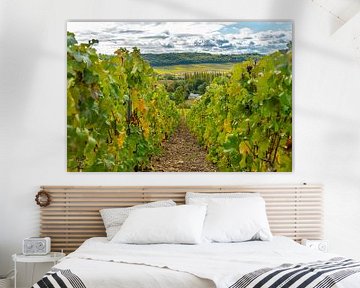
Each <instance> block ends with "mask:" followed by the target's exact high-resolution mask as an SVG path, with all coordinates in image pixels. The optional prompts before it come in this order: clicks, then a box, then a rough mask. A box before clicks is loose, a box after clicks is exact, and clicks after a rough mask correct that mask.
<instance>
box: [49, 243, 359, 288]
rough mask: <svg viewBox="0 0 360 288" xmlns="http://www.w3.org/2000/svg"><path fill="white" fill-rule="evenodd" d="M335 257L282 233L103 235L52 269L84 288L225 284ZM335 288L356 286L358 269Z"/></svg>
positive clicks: (146, 287)
mask: <svg viewBox="0 0 360 288" xmlns="http://www.w3.org/2000/svg"><path fill="white" fill-rule="evenodd" d="M336 256H338V255H333V254H328V253H322V252H319V251H315V250H311V249H309V248H307V247H304V246H302V245H300V244H298V243H296V242H294V241H292V240H291V239H289V238H286V237H274V239H273V240H272V241H251V242H243V243H204V244H200V245H171V244H159V245H129V244H112V243H110V242H108V241H107V240H106V238H91V239H89V240H87V241H85V243H84V244H83V245H82V246H81V247H79V248H78V249H77V250H76V251H75V252H74V253H71V254H70V255H68V256H67V257H66V258H64V260H63V261H61V262H60V263H59V264H58V265H56V268H59V269H70V270H71V271H72V272H73V273H75V274H76V275H78V276H79V277H80V278H81V279H82V280H83V281H84V284H85V286H86V287H87V288H92V287H106V288H108V287H122V288H128V287H140V288H148V287H151V288H157V287H158V288H163V287H172V288H178V287H193V288H203V287H207V288H212V287H219V288H225V287H229V286H231V285H232V284H233V283H234V280H235V279H238V278H240V277H241V276H243V275H244V274H246V273H249V272H252V271H254V270H258V269H261V268H264V267H276V266H279V265H281V264H284V263H293V264H295V263H307V262H313V261H318V260H328V259H330V258H333V257H336ZM336 287H346V288H347V287H349V288H357V287H360V273H358V274H355V275H353V276H351V277H348V278H346V279H344V280H343V281H341V283H338V284H337V286H336Z"/></svg>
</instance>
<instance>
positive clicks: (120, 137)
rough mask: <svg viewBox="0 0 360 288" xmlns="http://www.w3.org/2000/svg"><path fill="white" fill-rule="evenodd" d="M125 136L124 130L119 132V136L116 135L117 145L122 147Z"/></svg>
mask: <svg viewBox="0 0 360 288" xmlns="http://www.w3.org/2000/svg"><path fill="white" fill-rule="evenodd" d="M125 138H126V133H125V131H122V132H120V134H119V136H118V137H117V139H116V140H117V144H118V146H119V148H122V147H123V145H124V142H125Z"/></svg>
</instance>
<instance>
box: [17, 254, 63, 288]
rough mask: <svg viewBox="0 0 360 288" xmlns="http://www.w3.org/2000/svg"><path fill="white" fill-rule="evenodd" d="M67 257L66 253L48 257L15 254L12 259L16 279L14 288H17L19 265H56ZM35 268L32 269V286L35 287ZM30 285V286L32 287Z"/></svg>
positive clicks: (48, 255) (47, 255)
mask: <svg viewBox="0 0 360 288" xmlns="http://www.w3.org/2000/svg"><path fill="white" fill-rule="evenodd" d="M63 257H65V253H60V252H50V253H49V254H46V255H39V256H27V255H24V254H14V255H12V259H13V261H14V270H15V277H14V288H16V276H17V275H16V274H17V271H16V265H17V263H33V264H34V265H36V263H46V262H49V263H51V262H52V263H53V264H54V265H55V264H56V263H58V261H59V260H60V259H61V258H63ZM33 282H34V266H33V269H32V273H31V285H33V284H34V283H33ZM31 285H30V286H31Z"/></svg>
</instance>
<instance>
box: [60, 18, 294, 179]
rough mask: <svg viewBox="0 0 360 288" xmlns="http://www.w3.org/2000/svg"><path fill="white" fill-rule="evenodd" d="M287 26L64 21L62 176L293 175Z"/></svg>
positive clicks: (289, 31) (267, 23)
mask: <svg viewBox="0 0 360 288" xmlns="http://www.w3.org/2000/svg"><path fill="white" fill-rule="evenodd" d="M292 29H293V28H292V22H289V21H280V22H273V21H257V22H254V21H252V22H251V21H232V22H198V21H194V22H182V21H174V22H169V21H167V22H162V21H146V22H130V21H128V22H77V21H73V22H68V24H67V170H68V171H69V172H291V171H292Z"/></svg>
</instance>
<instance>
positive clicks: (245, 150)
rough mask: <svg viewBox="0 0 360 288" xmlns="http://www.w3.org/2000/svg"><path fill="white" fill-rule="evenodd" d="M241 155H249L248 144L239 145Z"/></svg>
mask: <svg viewBox="0 0 360 288" xmlns="http://www.w3.org/2000/svg"><path fill="white" fill-rule="evenodd" d="M239 150H240V154H248V153H249V151H250V150H249V147H248V146H247V145H246V142H241V143H240V145H239Z"/></svg>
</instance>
